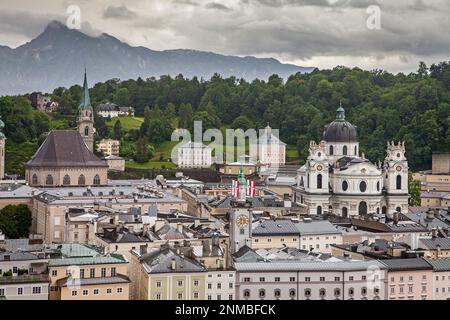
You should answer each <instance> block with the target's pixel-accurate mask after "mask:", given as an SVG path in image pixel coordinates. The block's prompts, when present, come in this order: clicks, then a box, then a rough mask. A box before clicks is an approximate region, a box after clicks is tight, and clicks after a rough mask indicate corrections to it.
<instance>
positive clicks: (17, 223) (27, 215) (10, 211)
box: [0, 204, 31, 239]
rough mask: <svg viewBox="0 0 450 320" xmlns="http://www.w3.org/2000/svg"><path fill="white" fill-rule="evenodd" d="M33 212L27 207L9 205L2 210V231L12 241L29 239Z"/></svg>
mask: <svg viewBox="0 0 450 320" xmlns="http://www.w3.org/2000/svg"><path fill="white" fill-rule="evenodd" d="M30 227H31V211H30V208H28V206H27V205H24V204H20V205H8V206H6V207H4V208H3V209H2V210H0V230H2V231H3V233H4V234H5V235H6V236H7V237H8V238H11V239H18V238H27V237H28V234H29V229H30Z"/></svg>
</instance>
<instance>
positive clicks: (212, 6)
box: [205, 2, 232, 11]
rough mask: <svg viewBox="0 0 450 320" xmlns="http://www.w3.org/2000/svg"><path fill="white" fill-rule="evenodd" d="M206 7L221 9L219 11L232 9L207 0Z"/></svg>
mask: <svg viewBox="0 0 450 320" xmlns="http://www.w3.org/2000/svg"><path fill="white" fill-rule="evenodd" d="M205 7H206V8H207V9H214V10H221V11H232V10H231V9H230V8H229V7H227V6H226V5H223V4H221V3H217V2H209V3H207V4H206V5H205Z"/></svg>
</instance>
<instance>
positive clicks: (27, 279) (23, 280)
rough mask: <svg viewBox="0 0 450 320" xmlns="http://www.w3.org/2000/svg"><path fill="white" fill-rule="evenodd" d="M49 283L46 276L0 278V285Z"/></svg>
mask: <svg viewBox="0 0 450 320" xmlns="http://www.w3.org/2000/svg"><path fill="white" fill-rule="evenodd" d="M45 282H50V279H49V278H48V274H38V275H22V276H17V277H0V284H19V283H22V284H24V283H45Z"/></svg>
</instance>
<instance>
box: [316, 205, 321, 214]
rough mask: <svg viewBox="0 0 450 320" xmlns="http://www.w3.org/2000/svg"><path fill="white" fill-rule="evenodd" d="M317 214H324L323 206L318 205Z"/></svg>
mask: <svg viewBox="0 0 450 320" xmlns="http://www.w3.org/2000/svg"><path fill="white" fill-rule="evenodd" d="M317 214H319V215H320V214H322V207H321V206H318V207H317Z"/></svg>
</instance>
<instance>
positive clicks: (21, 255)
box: [0, 251, 39, 261]
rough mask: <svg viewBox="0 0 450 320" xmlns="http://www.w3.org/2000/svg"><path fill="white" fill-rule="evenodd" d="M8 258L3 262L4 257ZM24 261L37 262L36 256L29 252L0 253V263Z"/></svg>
mask: <svg viewBox="0 0 450 320" xmlns="http://www.w3.org/2000/svg"><path fill="white" fill-rule="evenodd" d="M6 256H7V257H9V259H8V260H5V257H6ZM26 260H39V258H38V256H37V255H35V254H33V253H30V252H20V251H17V252H9V251H6V252H0V261H26Z"/></svg>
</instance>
